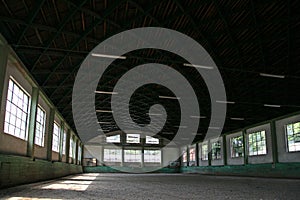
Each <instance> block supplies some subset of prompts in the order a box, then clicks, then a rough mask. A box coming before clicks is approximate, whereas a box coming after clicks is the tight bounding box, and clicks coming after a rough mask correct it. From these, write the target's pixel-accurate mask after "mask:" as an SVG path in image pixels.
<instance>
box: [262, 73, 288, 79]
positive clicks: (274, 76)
mask: <svg viewBox="0 0 300 200" xmlns="http://www.w3.org/2000/svg"><path fill="white" fill-rule="evenodd" d="M259 75H261V76H266V77H272V78H284V77H285V76H284V75H276V74H266V73H260V74H259Z"/></svg>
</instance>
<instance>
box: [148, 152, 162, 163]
mask: <svg viewBox="0 0 300 200" xmlns="http://www.w3.org/2000/svg"><path fill="white" fill-rule="evenodd" d="M146 151H148V152H151V151H154V152H159V161H158V162H157V161H156V159H151V157H154V156H153V155H154V154H146V153H145V152H146ZM161 155H162V152H161V150H160V149H144V163H159V164H161V162H162V159H161ZM146 157H148V158H149V159H145V158H146ZM157 157H158V156H157Z"/></svg>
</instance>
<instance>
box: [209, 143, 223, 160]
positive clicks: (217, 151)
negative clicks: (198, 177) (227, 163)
mask: <svg viewBox="0 0 300 200" xmlns="http://www.w3.org/2000/svg"><path fill="white" fill-rule="evenodd" d="M221 158H222V155H221V141H216V142H213V143H212V144H211V159H212V160H220V159H221Z"/></svg>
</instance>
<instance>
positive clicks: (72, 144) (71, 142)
mask: <svg viewBox="0 0 300 200" xmlns="http://www.w3.org/2000/svg"><path fill="white" fill-rule="evenodd" d="M69 157H70V158H74V140H73V138H71V139H70V150H69Z"/></svg>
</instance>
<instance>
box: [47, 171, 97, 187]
mask: <svg viewBox="0 0 300 200" xmlns="http://www.w3.org/2000/svg"><path fill="white" fill-rule="evenodd" d="M98 175H99V174H89V175H80V176H75V177H73V178H70V179H69V180H65V181H61V182H59V183H53V184H50V185H47V186H45V187H42V188H43V189H49V190H73V191H85V190H86V189H87V188H88V187H89V185H90V184H91V183H92V182H93V180H95V179H96V177H97V176H98Z"/></svg>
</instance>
